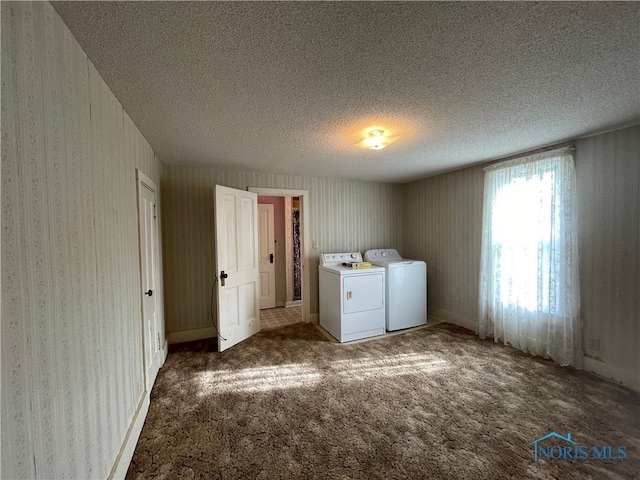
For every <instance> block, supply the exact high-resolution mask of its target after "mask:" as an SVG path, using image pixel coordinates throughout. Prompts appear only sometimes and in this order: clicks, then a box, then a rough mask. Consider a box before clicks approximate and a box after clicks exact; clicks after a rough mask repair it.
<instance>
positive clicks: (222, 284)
mask: <svg viewBox="0 0 640 480" xmlns="http://www.w3.org/2000/svg"><path fill="white" fill-rule="evenodd" d="M228 276H229V275H228V274H226V273H224V270H222V271H221V272H220V285H221V286H223V287H224V279H225V278H227V277H228Z"/></svg>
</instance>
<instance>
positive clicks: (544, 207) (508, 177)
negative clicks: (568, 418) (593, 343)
mask: <svg viewBox="0 0 640 480" xmlns="http://www.w3.org/2000/svg"><path fill="white" fill-rule="evenodd" d="M572 151H573V150H572V149H571V148H566V149H560V150H553V151H550V152H544V153H541V154H537V155H532V156H528V157H524V158H520V159H516V160H511V161H507V162H502V163H498V164H494V165H491V166H489V167H487V168H486V169H485V183H484V210H483V221H482V255H481V264H480V291H479V314H480V318H479V326H478V332H479V335H480V337H482V338H486V337H492V338H493V339H494V340H495V341H496V342H498V341H503V342H504V343H505V344H509V345H512V346H514V347H516V348H519V349H521V350H523V351H525V352H528V353H531V354H533V355H541V356H543V357H546V358H552V359H553V360H555V361H556V362H558V363H560V364H561V365H574V366H576V367H580V366H581V362H582V348H581V344H582V343H581V332H580V316H579V308H580V281H579V278H578V248H577V243H578V242H577V227H576V211H577V204H576V176H575V168H574V162H573V154H572Z"/></svg>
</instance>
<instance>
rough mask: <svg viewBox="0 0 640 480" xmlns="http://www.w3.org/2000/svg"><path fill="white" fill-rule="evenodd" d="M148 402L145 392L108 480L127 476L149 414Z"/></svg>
mask: <svg viewBox="0 0 640 480" xmlns="http://www.w3.org/2000/svg"><path fill="white" fill-rule="evenodd" d="M150 401H151V398H150V395H149V392H147V391H145V392H144V393H143V394H142V398H141V399H140V402H139V403H138V409H137V410H136V414H135V415H134V417H133V420H132V421H131V425H130V426H129V429H128V430H127V434H126V435H125V437H124V442H123V443H122V446H121V447H120V452H118V456H117V457H116V461H115V463H114V465H113V468H112V469H111V474H110V475H109V480H120V479H124V478H125V477H126V476H127V471H128V470H129V465H131V459H132V458H133V452H134V451H135V449H136V445H137V443H138V439H139V438H140V434H141V433H142V427H143V425H144V421H145V420H146V418H147V413H148V412H149V403H150Z"/></svg>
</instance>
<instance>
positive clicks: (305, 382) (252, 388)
mask: <svg viewBox="0 0 640 480" xmlns="http://www.w3.org/2000/svg"><path fill="white" fill-rule="evenodd" d="M320 378H321V375H320V373H319V372H318V371H317V370H316V369H315V367H314V366H313V365H311V364H310V363H292V364H287V365H274V366H269V367H255V368H245V369H242V370H217V371H210V372H204V373H202V374H201V375H200V392H199V394H198V395H199V396H206V395H211V394H217V393H240V392H266V391H269V390H276V389H288V388H301V387H305V388H307V387H312V386H314V385H316V384H317V383H318V382H319V381H320Z"/></svg>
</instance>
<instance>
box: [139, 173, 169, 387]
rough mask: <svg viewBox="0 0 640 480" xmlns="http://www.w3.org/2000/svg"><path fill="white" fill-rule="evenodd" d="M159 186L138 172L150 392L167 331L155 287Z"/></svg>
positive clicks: (145, 332)
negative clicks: (161, 317) (163, 328)
mask: <svg viewBox="0 0 640 480" xmlns="http://www.w3.org/2000/svg"><path fill="white" fill-rule="evenodd" d="M156 192H157V187H156V185H155V183H153V182H152V181H151V180H150V179H149V178H147V177H145V176H144V175H143V174H142V173H140V172H138V232H139V242H140V284H141V287H142V292H140V294H141V295H142V317H143V329H144V332H143V342H144V346H143V349H144V364H145V369H146V387H147V391H151V388H152V387H153V383H154V382H155V380H156V376H157V375H158V371H159V370H160V367H161V366H162V363H163V361H164V351H163V348H164V340H163V338H164V332H163V331H162V327H161V324H160V316H159V315H158V294H159V292H158V291H157V289H156V285H157V283H158V282H157V276H158V273H159V272H158V270H159V264H158V262H159V257H158V222H157V218H156Z"/></svg>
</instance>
